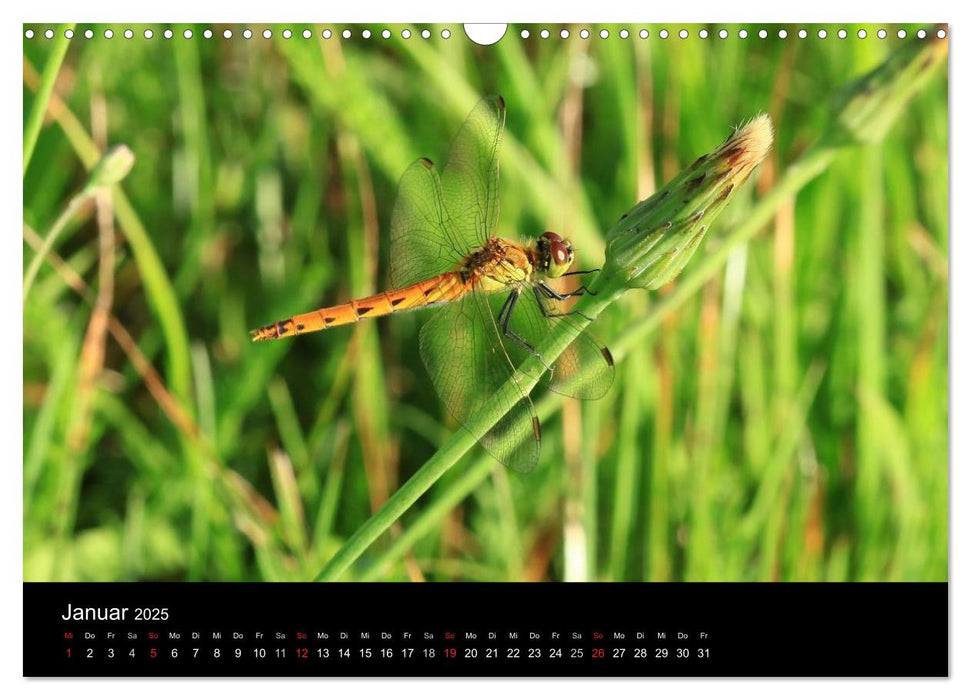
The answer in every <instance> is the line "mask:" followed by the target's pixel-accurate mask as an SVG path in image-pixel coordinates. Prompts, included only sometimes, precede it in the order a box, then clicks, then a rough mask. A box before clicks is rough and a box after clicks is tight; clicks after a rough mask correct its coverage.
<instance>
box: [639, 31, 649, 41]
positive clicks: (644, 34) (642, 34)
mask: <svg viewBox="0 0 971 700" xmlns="http://www.w3.org/2000/svg"><path fill="white" fill-rule="evenodd" d="M637 35H638V36H639V37H640V38H641V39H646V38H647V37H648V36H649V33H648V31H647V30H646V29H642V30H641V31H639V32H638V33H637Z"/></svg>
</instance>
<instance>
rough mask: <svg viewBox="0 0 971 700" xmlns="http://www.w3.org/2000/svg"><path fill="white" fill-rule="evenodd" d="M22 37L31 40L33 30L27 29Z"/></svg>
mask: <svg viewBox="0 0 971 700" xmlns="http://www.w3.org/2000/svg"><path fill="white" fill-rule="evenodd" d="M24 36H25V37H27V38H28V39H33V38H34V30H33V29H28V30H27V31H26V32H24Z"/></svg>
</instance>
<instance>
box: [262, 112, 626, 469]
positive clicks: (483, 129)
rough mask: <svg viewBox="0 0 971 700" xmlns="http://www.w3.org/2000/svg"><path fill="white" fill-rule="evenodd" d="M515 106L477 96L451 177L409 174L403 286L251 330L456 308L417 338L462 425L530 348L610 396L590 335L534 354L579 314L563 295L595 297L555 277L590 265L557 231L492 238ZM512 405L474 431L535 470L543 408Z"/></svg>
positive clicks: (569, 382)
mask: <svg viewBox="0 0 971 700" xmlns="http://www.w3.org/2000/svg"><path fill="white" fill-rule="evenodd" d="M505 111H506V105H505V102H504V101H503V99H502V97H499V96H496V97H490V98H485V99H483V100H482V101H481V102H479V104H478V105H477V106H476V107H475V108H474V109H473V111H472V114H471V115H469V118H468V120H467V121H466V122H465V124H464V125H463V126H462V129H461V130H460V131H459V134H458V136H456V138H455V142H454V144H453V145H452V149H451V151H450V153H449V157H448V162H447V163H446V165H445V169H444V170H443V172H442V175H441V177H439V175H438V173H437V172H436V169H435V165H434V164H433V163H432V161H430V160H428V159H427V158H421V159H419V160H418V161H416V162H415V163H414V164H412V165H411V166H410V167H409V168H408V170H407V171H406V172H405V174H404V176H403V177H402V179H401V182H400V183H399V185H398V194H397V199H396V201H395V205H394V210H393V212H392V215H391V246H392V250H391V284H392V286H394V287H395V289H394V290H393V291H390V292H382V293H380V294H376V295H374V296H369V297H365V298H363V299H359V300H356V301H352V302H348V303H346V304H342V305H339V306H332V307H328V308H325V309H319V310H317V311H313V312H311V313H307V314H301V315H299V316H292V317H290V318H287V319H284V320H282V321H277V322H276V323H272V324H270V325H268V326H264V327H263V328H260V329H257V330H255V331H253V332H252V337H253V340H268V339H271V338H284V337H287V336H292V335H301V334H303V333H312V332H314V331H319V330H324V329H325V328H330V327H332V326H341V325H345V324H348V323H355V322H357V321H360V320H363V319H365V318H374V317H378V316H386V315H388V314H393V313H400V312H402V311H414V310H417V309H422V308H426V307H429V306H436V305H441V304H448V306H446V307H445V308H443V309H442V310H441V311H439V312H438V313H437V314H436V315H435V316H434V317H433V318H432V319H430V320H429V321H428V322H427V323H426V324H425V325H424V326H423V327H422V329H421V333H420V336H419V341H418V342H419V347H420V348H421V357H422V360H423V362H424V363H425V367H426V368H427V369H428V373H429V376H430V377H431V378H432V381H433V382H434V384H435V390H436V391H437V392H438V395H439V396H440V397H441V398H442V400H443V401H444V402H445V404H446V405H447V406H448V409H449V411H450V412H451V413H452V415H453V416H454V417H455V420H456V421H458V422H459V423H461V424H464V423H465V421H466V420H467V419H468V418H469V417H470V416H472V415H474V414H475V413H476V412H477V411H479V410H481V409H482V407H483V406H484V405H485V403H486V402H487V401H488V400H489V399H490V398H491V397H492V396H493V394H495V393H496V392H497V391H498V390H499V388H500V387H501V386H502V384H504V383H505V382H506V381H508V380H509V379H510V377H515V373H516V371H517V369H518V367H519V366H520V364H521V361H522V359H524V358H523V353H527V354H530V355H535V356H536V357H538V358H539V359H540V360H541V361H542V362H543V364H544V366H545V367H546V369H547V370H548V372H549V378H550V384H549V385H550V388H551V389H552V390H553V391H556V392H558V393H561V394H563V395H565V396H572V397H576V398H580V399H599V398H601V397H602V396H603V395H604V394H605V393H606V392H607V390H608V389H609V388H610V385H611V383H612V382H613V376H614V363H613V358H612V357H611V355H610V351H609V350H607V348H605V347H603V346H602V345H600V344H599V343H597V341H596V340H594V339H593V338H592V337H591V336H590V335H589V334H588V333H587V332H586V331H583V330H581V331H580V332H579V336H578V337H577V339H576V340H574V341H573V343H572V344H571V345H570V346H569V347H568V348H567V349H566V350H565V351H564V354H563V355H561V356H560V357H559V358H557V359H556V360H555V361H554V362H553V363H552V364H550V363H547V362H546V361H545V360H543V359H542V356H541V355H539V353H538V351H537V350H536V346H537V339H540V338H542V337H544V336H546V335H549V334H550V333H551V332H552V327H554V326H556V325H557V324H559V323H569V322H570V320H569V319H570V317H571V316H572V315H579V314H580V313H581V312H579V311H567V310H562V309H560V308H559V307H558V306H556V304H555V302H562V301H565V300H567V299H570V298H572V297H576V296H580V295H581V294H583V293H590V294H593V293H594V292H592V291H590V290H589V289H587V288H586V286H585V285H580V286H579V287H577V288H576V289H574V290H573V291H569V292H565V293H560V292H557V291H556V290H555V289H553V288H552V287H551V286H550V285H549V283H548V282H547V281H546V280H547V279H550V280H552V279H558V278H563V277H568V276H571V275H578V274H589V273H590V272H591V271H583V270H574V271H572V272H571V271H570V267H571V266H572V264H573V257H574V255H573V248H572V246H571V245H570V242H569V241H566V240H564V239H563V238H562V237H561V236H559V235H558V234H556V233H553V232H552V231H546V232H544V233H543V234H541V235H540V236H539V238H538V239H537V241H536V242H535V243H534V244H531V245H526V246H524V245H520V244H518V243H515V242H512V241H508V240H503V239H501V238H496V237H495V236H494V232H495V229H496V223H497V219H498V216H499V150H500V146H501V143H502V128H503V125H504V123H505ZM443 270H450V271H447V272H443ZM592 272H597V270H594V271H592ZM488 294H501V295H504V301H503V302H502V306H501V307H500V308H499V310H498V312H497V313H496V312H494V311H493V309H492V307H491V306H490V303H489V300H488V299H486V298H483V296H484V295H488ZM520 297H523V298H524V299H525V301H523V302H522V303H520ZM534 302H535V305H534ZM517 309H519V313H516V310H517ZM587 320H591V319H589V318H588V319H587ZM502 413H503V415H504V417H503V418H502V420H501V421H500V422H499V423H498V424H497V425H495V426H493V427H492V428H491V429H490V430H489V432H487V433H485V434H483V435H477V436H476V437H477V438H478V439H479V441H480V442H481V443H482V445H483V447H485V449H486V450H488V451H489V453H490V454H492V456H494V457H495V458H496V459H497V460H499V461H500V462H502V463H503V464H505V465H507V466H510V467H513V468H514V469H516V470H518V471H524V472H526V471H530V470H531V469H532V468H533V467H535V466H536V462H537V460H538V458H539V449H540V441H541V434H542V431H541V428H540V422H539V418H538V417H537V416H536V409H535V408H534V407H533V403H532V401H531V400H530V398H529V396H528V395H527V393H526V392H522V391H520V395H519V396H518V397H517V396H514V397H513V398H512V400H511V401H510V402H509V404H508V405H506V406H503V407H502Z"/></svg>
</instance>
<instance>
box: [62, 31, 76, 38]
mask: <svg viewBox="0 0 971 700" xmlns="http://www.w3.org/2000/svg"><path fill="white" fill-rule="evenodd" d="M64 38H65V39H73V38H74V30H73V29H65V30H64Z"/></svg>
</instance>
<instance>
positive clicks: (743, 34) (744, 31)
mask: <svg viewBox="0 0 971 700" xmlns="http://www.w3.org/2000/svg"><path fill="white" fill-rule="evenodd" d="M738 38H739V39H748V30H747V29H739V30H738Z"/></svg>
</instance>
